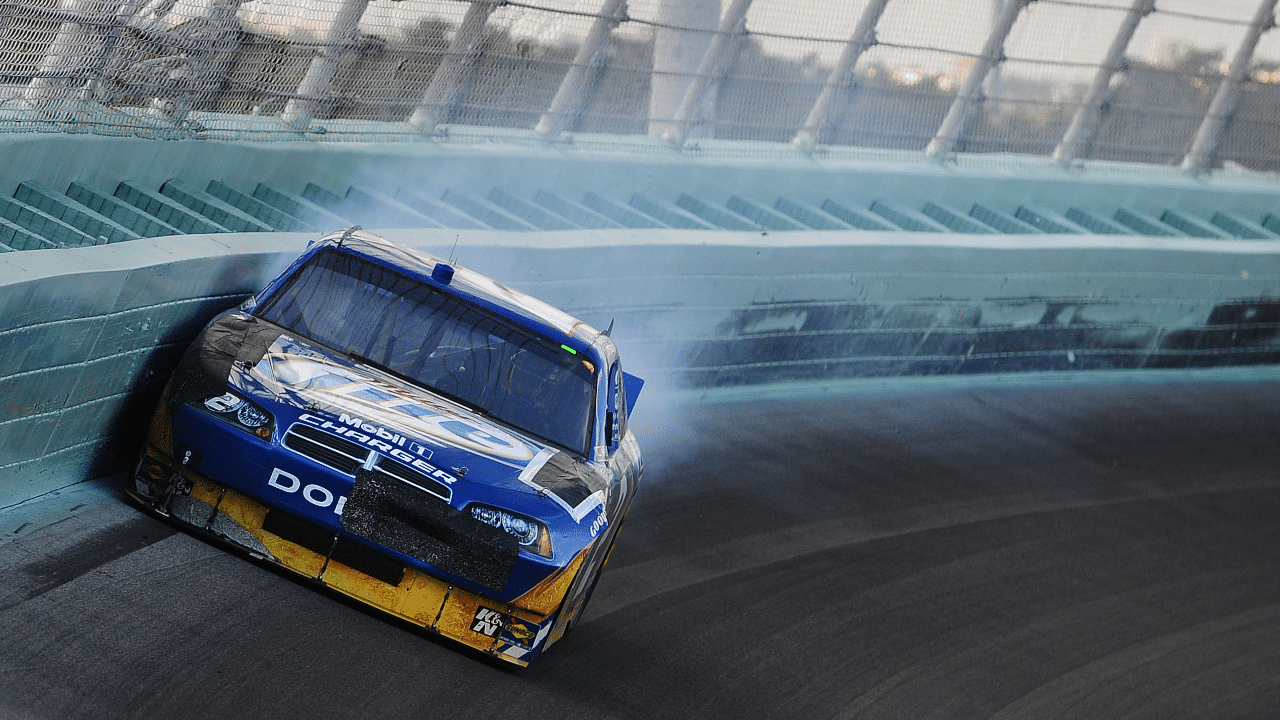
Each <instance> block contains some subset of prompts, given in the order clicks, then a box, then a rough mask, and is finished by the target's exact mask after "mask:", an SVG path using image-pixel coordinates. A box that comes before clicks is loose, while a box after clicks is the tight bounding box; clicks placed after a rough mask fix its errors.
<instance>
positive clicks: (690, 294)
mask: <svg viewBox="0 0 1280 720" xmlns="http://www.w3.org/2000/svg"><path fill="white" fill-rule="evenodd" d="M384 234H385V235H387V236H388V237H391V238H392V239H395V240H397V241H400V242H406V243H410V244H414V245H418V246H422V247H426V248H427V249H429V250H431V251H433V252H436V253H439V254H443V255H446V256H452V257H453V259H454V261H455V262H456V263H457V264H459V265H463V266H469V267H473V268H475V269H477V270H479V271H481V272H484V273H487V274H490V275H493V276H494V277H496V278H498V279H500V280H502V281H504V282H506V283H508V284H510V285H512V286H515V287H518V288H520V289H524V290H526V291H528V292H530V293H532V294H534V295H536V296H538V297H541V298H543V299H546V300H548V301H549V302H551V303H553V304H555V305H558V306H560V307H562V308H564V309H566V310H568V311H569V312H571V313H574V314H576V315H578V316H580V317H582V318H584V319H585V320H587V321H588V322H591V323H593V324H596V325H598V326H600V327H606V326H607V325H608V324H609V323H611V322H612V323H613V324H614V328H615V330H614V337H615V339H616V341H617V342H618V344H619V346H620V347H621V348H622V350H623V352H624V357H625V358H627V360H628V362H629V363H630V368H631V369H632V370H634V371H636V372H637V373H639V374H641V375H642V376H645V377H646V379H647V380H649V382H650V383H651V385H650V387H651V388H653V389H654V390H657V391H661V390H662V389H663V388H709V387H724V386H728V385H759V384H761V383H780V382H781V383H785V382H794V381H800V380H805V381H812V380H830V379H840V378H851V377H868V376H885V375H925V374H944V373H971V372H1013V371H1025V370H1061V371H1064V372H1087V371H1089V370H1097V369H1106V368H1109V369H1123V368H1139V367H1141V368H1152V367H1155V368H1172V367H1202V366H1211V365H1231V364H1257V363H1276V362H1280V342H1278V341H1277V336H1278V335H1280V258H1278V255H1280V243H1274V242H1270V241H1228V240H1194V239H1154V238H1119V239H1116V238H1110V239H1108V238H1104V237H1101V236H1084V237H1079V236H1077V237H1073V238H1062V237H1058V238H1048V239H1046V238H1045V237H1044V236H1038V237H1033V236H1027V237H1021V238H1020V237H1016V236H1013V237H1011V236H1007V235H1006V236H1001V237H1000V238H998V239H993V238H991V237H989V236H987V237H982V236H964V235H951V236H939V235H925V234H918V235H916V234H913V235H904V234H902V233H874V232H862V233H848V232H811V233H802V234H773V235H762V234H759V233H741V232H736V233H735V232H710V231H678V230H654V231H647V232H642V231H634V230H609V231H569V232H559V233H506V232H498V231H483V232H480V231H476V232H472V233H469V234H468V237H467V238H465V239H460V240H459V239H458V238H457V233H456V232H454V231H447V230H412V231H409V230H400V231H387V232H385V233H384ZM311 237H315V235H312V234H303V233H271V234H267V233H246V234H222V235H216V236H209V235H187V236H182V237H175V238H159V239H143V240H134V241H131V242H128V243H120V244H115V245H103V246H96V247H87V248H77V249H65V250H36V251H28V252H22V253H8V254H6V255H5V256H4V257H3V258H0V507H3V506H7V505H12V504H14V503H17V502H20V501H22V500H24V499H27V498H31V497H34V496H37V495H40V494H42V493H45V492H48V491H51V490H54V489H57V488H59V487H62V486H64V485H67V484H70V483H72V482H75V481H77V480H79V479H81V478H84V477H86V476H95V475H100V474H104V473H108V472H113V471H118V470H121V469H123V468H125V467H127V466H128V464H129V463H130V462H131V461H132V458H133V456H134V454H135V453H136V452H137V449H138V447H139V443H140V442H141V434H142V431H143V429H144V428H145V426H146V424H147V422H148V420H149V415H150V407H151V405H152V403H153V402H154V400H155V397H156V395H157V393H158V391H159V389H160V388H161V387H162V385H163V382H164V380H165V378H166V377H167V374H168V372H169V371H170V369H171V368H172V367H173V365H174V363H175V362H176V359H177V357H178V354H179V353H180V352H181V350H182V348H183V347H184V346H185V344H186V343H187V342H188V341H189V340H190V339H191V338H192V337H193V336H194V335H195V333H196V332H197V331H198V330H199V328H200V327H201V326H202V324H203V323H204V322H205V321H206V320H207V319H208V318H210V317H211V316H212V315H213V314H215V313H216V312H218V311H220V310H222V309H224V308H227V307H230V306H232V305H234V304H236V303H237V302H239V301H240V300H241V299H242V298H243V297H245V296H246V295H247V294H248V293H250V292H252V291H253V290H254V289H255V288H258V287H260V286H261V285H263V284H264V283H265V282H266V281H267V280H268V279H269V278H271V277H272V276H274V275H275V274H276V273H278V272H279V271H280V270H281V269H282V268H283V267H284V265H285V264H286V263H287V262H288V260H289V259H291V258H292V257H294V256H296V255H297V253H298V252H300V251H301V250H302V248H303V247H304V246H305V243H306V240H307V239H309V238H311Z"/></svg>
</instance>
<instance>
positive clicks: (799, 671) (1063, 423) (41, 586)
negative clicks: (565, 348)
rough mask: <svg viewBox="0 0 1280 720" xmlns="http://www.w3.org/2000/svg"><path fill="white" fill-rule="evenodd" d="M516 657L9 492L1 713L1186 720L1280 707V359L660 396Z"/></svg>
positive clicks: (74, 497) (85, 501)
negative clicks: (634, 482)
mask: <svg viewBox="0 0 1280 720" xmlns="http://www.w3.org/2000/svg"><path fill="white" fill-rule="evenodd" d="M660 410H661V411H660V412H652V413H651V414H650V416H649V418H648V420H647V421H645V423H644V424H646V425H648V426H649V433H648V435H647V437H646V438H645V439H644V446H645V451H646V485H645V486H643V487H642V489H641V491H640V494H639V496H638V498H637V503H636V505H635V507H634V508H633V511H632V515H631V517H630V519H629V521H628V523H627V526H626V529H625V531H624V532H623V536H622V540H621V542H620V546H619V547H618V549H617V551H616V552H615V554H614V557H613V560H612V563H611V565H610V567H609V569H608V570H607V571H606V573H605V575H604V576H603V578H602V579H601V581H600V585H599V587H598V590H597V593H596V596H595V599H594V600H593V604H592V606H591V609H590V611H589V613H588V616H587V619H586V621H584V623H583V624H582V625H580V626H579V627H578V629H577V630H575V631H574V632H573V633H572V634H570V635H569V636H568V637H567V638H566V639H565V640H564V641H563V642H561V643H560V644H559V645H557V646H555V647H554V648H553V649H552V650H550V651H549V652H548V654H547V655H546V656H545V657H544V658H543V660H542V661H541V663H539V664H538V665H536V666H535V667H532V668H529V669H527V670H516V669H512V668H507V667H505V666H503V665H500V664H496V663H494V662H490V661H487V660H485V659H483V658H480V657H478V656H476V655H473V654H469V653H467V652H463V651H461V650H459V649H458V647H457V646H455V645H452V644H450V643H447V642H443V641H439V640H436V639H434V638H432V637H430V636H428V635H425V634H422V633H419V632H414V631H413V630H411V629H408V628H406V627H405V626H403V625H401V624H399V623H396V622H391V621H388V620H386V619H384V618H383V617H381V616H379V615H377V614H376V613H372V612H367V611H365V610H363V609H361V608H360V607H358V606H355V605H353V604H350V603H348V602H344V601H342V600H340V599H337V598H335V597H334V596H331V595H327V594H324V593H322V592H317V591H315V590H314V589H312V588H311V587H309V586H308V585H306V584H304V583H301V582H296V581H294V580H291V579H289V578H288V577H286V576H284V575H281V574H279V573H276V572H273V571H272V570H270V569H267V568H264V567H262V566H259V565H255V564H253V563H250V562H248V561H246V560H244V559H241V558H240V557H238V556H236V555H233V554H231V553H228V552H226V551H223V550H221V549H219V548H217V547H214V546H211V545H208V544H205V543H204V542H201V541H199V540H196V539H194V538H192V537H190V536H188V535H185V534H182V533H175V532H174V531H173V530H172V529H171V528H169V527H168V526H166V525H165V524H163V523H161V522H159V521H157V520H154V519H152V518H150V517H148V516H145V515H142V514H141V513H139V512H138V511H136V510H134V509H133V508H131V507H129V506H127V505H126V504H125V503H124V502H123V501H122V500H121V497H120V495H119V494H118V493H117V492H116V491H115V490H114V489H112V488H111V487H110V485H108V484H85V485H82V486H80V487H79V488H78V489H76V490H74V491H71V492H66V493H62V494H60V495H59V496H56V497H52V498H48V499H46V500H44V501H42V502H39V503H36V504H34V505H29V506H26V507H23V508H20V511H12V510H11V511H9V512H6V513H3V514H0V530H3V539H2V544H0V572H2V575H0V578H3V585H2V586H0V716H4V717H17V718H99V717H101V718H123V717H142V718H183V719H188V718H189V719H195V718H241V717H270V718H356V717H358V718H406V717H432V718H520V719H521V720H532V719H535V718H666V717H671V718H688V717H696V718H871V717H874V718H880V717H886V718H933V717H946V718H989V717H996V718H1059V717H1061V718H1095V717H1106V718H1175V717H1212V718H1234V717H1259V718H1261V717H1275V716H1276V713H1277V708H1280V542H1278V541H1280V477H1278V475H1280V443H1278V442H1277V441H1276V439H1277V437H1280V380H1275V379H1265V378H1264V379H1257V378H1253V379H1240V378H1236V379H1234V380H1231V381H1224V380H1213V379H1204V378H1199V379H1193V380H1187V379H1178V380H1172V381H1159V382H1150V381H1143V382H1133V381H1124V380H1115V379H1111V380H1107V381H1105V382H1101V383H1091V384H1062V383H1049V384H1045V385H1036V384H1034V383H1031V384H1017V385H1015V384H1009V383H1000V382H984V381H975V382H973V383H972V384H968V385H966V384H943V385H937V386H921V387H913V386H911V385H902V386H896V387H894V386H885V387H880V388H876V387H871V388H870V389H866V388H864V389H862V390H858V391H856V392H851V393H843V394H833V395H820V394H819V395H814V396H812V397H808V398H804V399H790V400H786V399H773V400H764V401H736V402H717V403H710V404H696V405H690V406H687V407H683V408H680V407H670V408H660Z"/></svg>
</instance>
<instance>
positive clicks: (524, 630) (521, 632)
mask: <svg viewBox="0 0 1280 720" xmlns="http://www.w3.org/2000/svg"><path fill="white" fill-rule="evenodd" d="M502 635H503V638H502V639H504V640H510V641H512V642H514V643H515V644H517V645H521V646H524V647H527V648H532V647H533V644H534V642H535V641H536V640H537V638H538V626H537V625H535V624H533V623H531V622H528V621H527V620H521V619H520V618H511V621H510V622H508V623H507V626H506V627H505V628H503V629H502Z"/></svg>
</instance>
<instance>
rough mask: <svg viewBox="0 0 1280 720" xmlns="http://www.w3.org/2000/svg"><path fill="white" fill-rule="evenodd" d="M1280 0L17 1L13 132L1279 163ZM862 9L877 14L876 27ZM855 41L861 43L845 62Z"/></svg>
mask: <svg viewBox="0 0 1280 720" xmlns="http://www.w3.org/2000/svg"><path fill="white" fill-rule="evenodd" d="M1274 6H1275V0H1220V1H1219V2H1215V3H1204V2H1202V0H1154V1H1153V0H1145V1H1144V0H853V1H852V2H846V3H827V2H820V1H819V0H754V2H750V1H749V0H725V2H724V7H721V6H720V5H719V4H718V3H717V2H714V0H713V1H711V2H709V3H708V1H707V0H630V1H629V2H623V0H529V1H527V2H503V1H502V0H470V1H462V0H292V1H286V0H252V1H246V0H61V2H59V1H58V0H3V1H0V131H3V132H30V131H40V132H49V131H63V132H95V133H107V134H117V135H136V136H144V137H227V136H234V137H237V138H255V137H256V138H262V139H271V138H279V139H288V138H294V137H297V136H298V134H299V133H314V134H319V133H334V132H338V133H339V134H340V135H341V137H342V139H353V138H354V139H358V137H363V136H369V137H374V136H379V135H384V136H385V135H396V134H399V135H410V134H412V133H418V134H426V135H439V134H441V133H443V132H445V131H447V129H448V128H449V127H451V126H458V125H475V126H485V127H500V128H515V129H524V130H533V129H537V130H538V131H539V132H540V133H541V134H542V135H543V136H545V137H547V138H548V139H551V140H555V139H557V138H563V137H565V133H569V134H582V133H606V134H613V135H636V136H644V135H654V136H664V137H666V139H667V140H668V141H669V142H672V143H673V144H675V145H677V146H679V145H680V144H681V143H683V142H684V141H686V140H696V139H697V138H704V137H707V138H711V137H714V138H721V139H728V140H750V141H762V142H767V143H790V142H793V141H794V142H795V143H796V144H797V146H801V147H804V148H805V149H807V150H809V151H813V150H815V148H817V149H820V148H824V147H827V148H832V147H842V146H851V147H860V148H880V149H885V150H907V151H927V152H930V153H931V154H936V155H939V156H941V157H946V156H947V155H949V154H950V153H956V152H964V153H1015V154H1022V155H1033V156H1049V155H1055V153H1056V155H1055V157H1056V158H1058V159H1060V160H1066V161H1071V160H1075V159H1081V160H1109V161H1129V162H1139V163H1156V164H1178V163H1180V162H1181V163H1184V165H1185V164H1195V163H1194V162H1193V160H1192V158H1193V156H1195V157H1200V158H1201V159H1200V160H1198V161H1196V162H1199V164H1200V165H1201V166H1202V167H1201V168H1200V169H1203V168H1204V167H1214V166H1220V165H1222V164H1223V163H1236V164H1239V165H1241V166H1244V167H1246V168H1251V169H1256V170H1264V171H1274V170H1280V139H1278V138H1280V132H1277V130H1278V129H1280V127H1278V126H1280V112H1277V110H1278V109H1280V32H1277V31H1275V30H1273V29H1272V25H1273V18H1274ZM735 12H743V14H742V16H741V20H740V21H739V22H735V16H734V13H735ZM1010 13H1011V15H1008V14H1010ZM1006 16H1007V17H1010V18H1012V22H1011V24H1009V25H1007V29H1008V31H1007V33H1000V32H998V28H999V27H1000V25H1001V23H1000V20H1001V18H1002V17H1006ZM1133 18H1137V20H1136V24H1134V23H1129V24H1130V25H1132V28H1131V29H1132V33H1131V34H1129V35H1126V32H1125V27H1126V24H1127V21H1128V20H1130V19H1133ZM860 23H863V24H864V25H865V27H870V28H872V33H871V34H869V35H864V36H859V35H858V34H857V32H856V29H857V28H858V27H859V26H860ZM1258 37H1260V40H1257V41H1256V43H1255V41H1254V39H1255V38H1258ZM717 38H718V39H717ZM1121 39H1123V40H1125V42H1120V40H1121ZM1117 43H1119V52H1118V54H1114V55H1112V56H1110V59H1109V56H1108V51H1109V50H1110V49H1113V48H1114V46H1116V44H1117ZM1242 48H1243V51H1242ZM988 51H991V53H993V54H991V53H988ZM842 56H845V57H846V59H849V60H851V62H850V64H849V65H848V67H846V68H844V69H843V72H833V70H837V69H838V68H839V65H840V62H841V58H842ZM1237 56H1239V57H1237ZM708 58H713V59H715V60H716V61H717V62H714V63H712V62H707V60H708ZM1233 60H1238V61H1239V62H1237V63H1236V64H1237V65H1240V63H1241V62H1243V63H1244V65H1243V66H1241V67H1237V68H1233V67H1232V62H1233ZM1233 70H1234V72H1233ZM700 73H702V74H704V75H707V76H706V77H705V78H701V79H702V80H704V82H701V83H700V82H699V78H700V75H699V74H700ZM1100 73H1101V75H1100ZM1099 78H1101V79H1100V80H1099ZM1095 83H1100V87H1101V91H1100V93H1097V94H1093V95H1091V94H1090V90H1089V89H1090V86H1091V84H1095ZM691 88H692V90H691ZM824 91H825V92H824ZM1215 98H1216V99H1217V101H1216V102H1215ZM815 106H816V107H817V108H819V109H815ZM1211 108H1213V111H1212V112H1211ZM344 123H345V124H344ZM1075 124H1078V125H1079V126H1080V127H1079V129H1078V130H1077V129H1075ZM672 128H675V129H676V130H677V131H678V132H677V133H676V134H675V135H671V134H670V131H671V129H672ZM344 132H345V134H342V133H344ZM664 132H665V133H667V134H666V135H664ZM805 132H808V133H809V136H808V142H807V144H806V143H805V142H802V140H803V139H804V137H805ZM1202 135H1204V136H1206V137H1203V138H1201V136H1202ZM335 137H337V136H335ZM1197 138H1200V139H1199V140H1198V139H1197ZM1068 140H1069V142H1068ZM1197 143H1200V144H1197ZM1196 153H1199V155H1197V154H1196Z"/></svg>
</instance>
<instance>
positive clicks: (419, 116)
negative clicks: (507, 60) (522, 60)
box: [409, 0, 505, 133]
mask: <svg viewBox="0 0 1280 720" xmlns="http://www.w3.org/2000/svg"><path fill="white" fill-rule="evenodd" d="M504 1H505V0H472V2H471V7H469V8H467V14H466V15H463V16H462V22H461V23H460V24H459V25H458V30H457V32H455V33H454V35H453V42H451V43H449V48H448V49H447V50H445V54H444V57H443V58H442V59H441V60H440V65H439V66H437V67H436V71H435V74H433V75H432V76H431V84H429V85H427V89H426V91H425V92H423V93H422V101H421V102H420V103H418V107H416V108H414V111H413V114H412V115H410V116H409V125H411V126H412V127H413V128H414V129H415V130H418V131H419V132H424V133H433V132H435V130H436V126H437V125H439V124H440V123H441V122H443V121H444V119H445V117H447V116H448V115H449V112H450V111H451V110H453V106H454V105H455V104H457V102H458V88H459V86H460V85H461V84H462V77H463V75H465V74H466V72H467V68H469V67H471V66H472V65H473V64H474V63H475V61H476V60H477V59H479V57H480V56H481V55H482V54H483V53H484V49H483V48H482V47H481V43H482V41H483V33H484V26H485V23H487V22H488V21H489V15H491V14H492V13H493V11H494V10H496V9H497V8H498V6H499V5H502V4H503V2H504Z"/></svg>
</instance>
